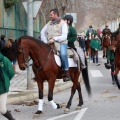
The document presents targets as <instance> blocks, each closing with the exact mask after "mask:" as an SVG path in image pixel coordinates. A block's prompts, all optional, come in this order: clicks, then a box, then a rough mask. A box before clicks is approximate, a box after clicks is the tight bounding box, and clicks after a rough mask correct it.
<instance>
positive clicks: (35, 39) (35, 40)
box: [15, 36, 48, 46]
mask: <svg viewBox="0 0 120 120" xmlns="http://www.w3.org/2000/svg"><path fill="white" fill-rule="evenodd" d="M23 38H24V39H25V38H27V39H30V40H32V41H34V42H37V43H39V44H42V45H47V44H46V43H44V42H43V41H41V40H39V39H37V38H34V37H31V36H22V37H20V38H18V39H16V40H15V41H17V42H18V41H19V40H21V39H23ZM47 46H48V45H47Z"/></svg>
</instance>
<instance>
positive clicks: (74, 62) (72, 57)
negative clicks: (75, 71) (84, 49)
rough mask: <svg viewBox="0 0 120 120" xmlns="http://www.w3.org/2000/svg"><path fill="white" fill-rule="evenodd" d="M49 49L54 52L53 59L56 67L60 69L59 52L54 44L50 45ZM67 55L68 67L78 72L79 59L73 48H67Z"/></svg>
mask: <svg viewBox="0 0 120 120" xmlns="http://www.w3.org/2000/svg"><path fill="white" fill-rule="evenodd" d="M50 47H51V48H52V50H53V52H54V57H55V61H56V63H57V65H58V66H60V67H61V60H60V51H59V50H58V49H57V47H56V46H55V44H54V43H52V44H50ZM67 55H68V62H69V67H78V68H79V70H80V59H79V55H78V54H77V52H76V51H75V50H74V49H73V48H70V47H68V49H67Z"/></svg>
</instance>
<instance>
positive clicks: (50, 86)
mask: <svg viewBox="0 0 120 120" xmlns="http://www.w3.org/2000/svg"><path fill="white" fill-rule="evenodd" d="M54 84H55V80H54V82H53V80H49V92H48V101H49V103H50V105H51V106H52V107H53V109H59V108H61V107H62V106H61V105H60V104H58V103H57V104H56V103H55V102H54V100H53V89H54Z"/></svg>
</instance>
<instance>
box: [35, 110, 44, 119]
mask: <svg viewBox="0 0 120 120" xmlns="http://www.w3.org/2000/svg"><path fill="white" fill-rule="evenodd" d="M40 114H42V111H39V110H38V111H37V112H36V113H35V114H34V116H33V119H34V118H40Z"/></svg>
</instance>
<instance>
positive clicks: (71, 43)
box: [64, 15, 86, 69]
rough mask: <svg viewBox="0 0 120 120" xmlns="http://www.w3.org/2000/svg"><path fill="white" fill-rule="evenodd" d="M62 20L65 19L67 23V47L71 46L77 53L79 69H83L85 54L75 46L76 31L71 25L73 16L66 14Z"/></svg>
mask: <svg viewBox="0 0 120 120" xmlns="http://www.w3.org/2000/svg"><path fill="white" fill-rule="evenodd" d="M64 20H65V21H66V23H67V25H68V35H67V40H68V47H71V48H73V49H74V50H75V51H76V52H77V53H78V55H79V58H80V61H81V62H80V63H81V69H85V68H86V66H85V56H84V53H83V51H82V49H81V48H80V47H79V48H78V47H75V44H74V42H75V41H76V40H77V31H76V30H75V28H74V27H73V26H72V23H73V17H72V15H66V16H65V17H64Z"/></svg>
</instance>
